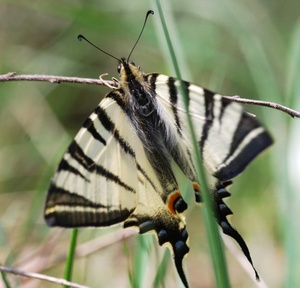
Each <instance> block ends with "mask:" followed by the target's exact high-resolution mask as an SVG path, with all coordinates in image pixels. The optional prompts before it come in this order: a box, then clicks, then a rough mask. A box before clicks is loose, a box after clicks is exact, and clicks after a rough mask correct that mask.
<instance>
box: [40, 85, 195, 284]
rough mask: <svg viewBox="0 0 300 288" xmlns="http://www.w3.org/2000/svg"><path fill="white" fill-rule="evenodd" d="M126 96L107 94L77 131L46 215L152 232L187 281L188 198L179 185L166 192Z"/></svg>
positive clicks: (63, 222)
mask: <svg viewBox="0 0 300 288" xmlns="http://www.w3.org/2000/svg"><path fill="white" fill-rule="evenodd" d="M122 97H123V96H122V93H121V92H120V91H117V90H116V91H113V92H111V93H109V94H108V95H107V96H106V98H105V99H104V100H102V101H101V102H100V104H99V106H98V107H97V108H96V109H95V111H94V112H93V113H92V114H91V116H90V117H89V118H88V119H87V120H86V122H85V123H84V125H83V127H82V128H81V129H80V130H79V132H78V134H77V135H76V137H75V139H74V140H73V142H72V143H71V145H70V146H69V148H68V150H67V152H66V153H65V154H64V156H63V159H62V160H61V162H60V164H59V166H58V169H57V171H56V173H55V175H54V177H53V179H52V181H51V185H50V188H49V191H48V195H47V200H46V207H45V219H46V221H47V223H48V225H50V226H62V227H80V226H108V225H113V224H116V223H119V222H124V227H136V228H138V230H139V232H140V233H146V232H154V233H155V234H156V235H157V238H158V241H159V244H160V245H167V246H169V248H171V251H172V253H173V255H174V260H175V265H176V268H177V271H178V273H179V275H180V277H181V279H182V281H183V283H185V285H186V286H187V285H188V284H187V281H186V278H185V275H184V271H183V269H182V259H183V257H184V256H185V255H186V254H187V253H188V251H189V247H188V245H187V240H188V235H187V231H186V225H185V220H184V218H183V216H182V215H181V213H180V212H183V210H185V209H186V206H185V203H184V201H183V199H182V197H181V194H180V193H179V191H178V190H174V191H173V193H171V194H170V195H166V192H165V190H164V188H163V187H162V185H161V181H160V180H159V179H158V177H157V174H156V172H155V171H154V169H153V166H152V165H151V163H150V162H149V157H147V156H146V154H145V149H144V147H143V144H142V142H141V140H140V139H139V138H138V136H137V134H136V133H135V131H134V129H133V126H132V124H131V122H130V119H129V118H128V117H127V114H126V108H125V106H124V102H123V100H122ZM165 196H167V197H165ZM178 207H181V209H179V208H178ZM178 210H179V211H180V212H178Z"/></svg>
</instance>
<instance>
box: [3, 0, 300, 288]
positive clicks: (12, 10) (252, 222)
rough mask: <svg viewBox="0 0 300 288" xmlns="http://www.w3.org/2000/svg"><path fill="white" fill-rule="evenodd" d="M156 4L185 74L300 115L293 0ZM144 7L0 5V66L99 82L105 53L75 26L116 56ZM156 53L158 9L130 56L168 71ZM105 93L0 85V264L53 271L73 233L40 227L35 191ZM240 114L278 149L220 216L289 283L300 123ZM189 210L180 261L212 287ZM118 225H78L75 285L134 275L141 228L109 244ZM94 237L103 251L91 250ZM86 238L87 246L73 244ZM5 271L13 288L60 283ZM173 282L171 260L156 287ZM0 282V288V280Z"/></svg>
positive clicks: (147, 67) (259, 263) (136, 3)
mask: <svg viewBox="0 0 300 288" xmlns="http://www.w3.org/2000/svg"><path fill="white" fill-rule="evenodd" d="M162 2H163V3H162V4H163V9H164V13H165V15H166V17H167V20H168V25H169V29H170V32H171V35H172V39H173V44H174V46H175V49H176V53H177V56H178V59H179V63H180V67H181V72H182V73H183V75H184V79H186V80H189V81H192V82H194V83H196V84H198V85H201V86H203V87H206V88H209V89H211V90H213V91H217V92H219V93H222V94H225V95H240V96H241V97H244V98H250V99H260V100H265V101H274V102H277V103H280V104H283V105H287V106H289V107H291V108H294V109H298V110H300V21H299V19H300V18H299V15H300V14H299V11H300V2H299V1H295V0H287V1H282V0H264V1H263V0H252V1H249V0H213V1H212V0H201V1H199V0H188V1H185V2H183V1H178V0H174V1H170V0H169V1H167V0H163V1H162ZM148 9H154V11H155V12H157V9H156V6H155V1H154V0H149V1H141V0H124V1H117V0H101V1H100V0H98V1H79V0H77V1H75V0H73V1H67V0H60V1H57V0H52V1H29V0H18V1H17V0H9V1H3V0H1V1H0V74H5V73H8V72H17V73H18V74H48V75H63V76H79V77H90V78H97V77H98V76H99V75H100V74H103V73H106V72H107V73H109V75H110V76H109V77H112V76H115V77H118V75H117V71H116V67H117V63H116V61H115V60H114V59H112V58H110V57H108V56H107V55H105V54H103V53H101V52H99V51H97V50H96V49H94V48H93V47H92V46H90V45H88V44H87V43H83V42H78V41H77V38H76V37H77V35H78V34H83V35H85V36H86V37H87V38H89V39H90V40H91V41H92V42H94V43H95V44H96V45H98V46H99V47H101V48H102V49H104V50H106V51H108V52H109V53H111V54H112V55H115V56H116V57H123V56H124V57H126V56H127V55H128V54H129V51H130V50H131V48H132V47H133V44H134V42H135V40H136V39H137V36H138V34H139V31H140V29H141V26H142V23H143V20H144V16H145V13H146V11H147V10H148ZM167 51H168V50H167V47H166V43H165V40H164V36H163V34H162V32H161V27H160V20H159V17H158V13H156V15H155V16H153V17H150V19H149V21H148V24H147V27H146V29H145V31H144V33H143V35H142V38H141V40H140V42H139V43H138V46H137V47H136V49H135V51H134V52H133V55H132V57H131V59H132V60H133V61H134V62H135V63H136V64H137V65H140V66H141V69H142V70H144V71H145V72H159V73H163V74H167V75H173V76H174V72H173V69H172V65H171V64H170V61H169V56H168V52H167ZM108 91H109V89H108V88H107V87H101V86H92V85H79V84H51V83H46V82H45V83H41V82H9V83H8V82H6V83H3V82H2V83H0V133H1V136H0V264H1V265H6V266H10V267H16V268H20V269H23V270H25V271H30V272H38V273H43V274H46V275H52V276H55V277H63V271H64V265H65V262H64V257H65V255H66V253H67V250H68V245H69V239H70V230H64V229H50V228H48V227H47V226H46V225H45V223H44V220H43V206H44V200H45V196H46V191H47V187H48V185H49V181H50V178H51V176H52V175H53V173H54V171H55V167H56V166H57V164H58V162H59V159H60V158H61V157H62V154H63V152H64V151H65V149H66V148H67V146H68V143H69V142H70V141H71V139H72V137H74V135H75V133H76V132H77V130H78V129H79V128H80V126H81V124H82V123H83V121H84V120H85V119H86V118H87V116H88V115H89V114H90V113H91V111H92V110H93V109H94V108H95V107H96V105H97V104H98V102H99V101H100V100H101V99H102V97H103V96H104V95H105V94H106V93H107V92H108ZM246 109H248V110H249V111H251V112H252V113H255V114H256V115H257V116H258V117H259V119H261V121H262V122H263V123H264V125H265V126H266V127H267V128H268V129H269V131H270V132H271V134H272V135H273V137H274V140H275V144H274V145H273V146H272V148H271V149H269V150H268V151H267V152H266V153H263V155H261V156H260V157H259V158H258V159H256V160H255V161H254V162H253V163H252V164H251V165H250V166H249V167H248V168H247V170H246V171H245V172H244V173H243V174H242V175H241V176H239V177H238V178H237V179H236V180H235V181H234V182H235V183H234V185H233V186H232V187H231V189H230V191H231V192H232V197H231V198H230V199H228V200H227V202H226V203H227V204H228V205H229V206H230V207H231V209H232V210H233V211H234V215H233V216H232V217H231V222H232V223H233V224H234V226H235V227H236V228H237V229H238V230H239V231H240V233H241V234H242V235H243V236H244V238H245V240H246V242H247V244H248V246H249V248H250V251H251V253H252V258H253V261H254V263H255V266H256V268H257V270H258V271H259V273H260V275H261V277H262V279H263V280H264V281H265V283H266V286H267V287H275V288H277V287H278V288H279V287H297V284H298V285H299V283H300V273H299V271H300V267H299V266H300V265H299V263H300V262H299V259H300V248H299V247H300V245H299V244H300V235H299V231H300V229H299V228H300V227H299V221H298V219H299V210H300V209H299V204H300V199H299V198H300V196H299V189H300V188H299V187H300V152H299V148H300V146H299V145H300V144H299V140H300V135H299V133H300V132H299V131H300V120H299V119H292V118H291V117H289V116H288V115H287V114H284V113H282V112H280V111H276V110H273V109H269V108H263V107H253V106H252V107H250V106H247V107H246ZM191 210H192V211H191V212H190V214H189V215H188V217H187V221H188V229H189V233H190V246H191V252H190V254H189V255H188V257H187V258H186V262H187V264H186V266H185V269H186V271H187V274H188V277H189V280H190V284H191V287H215V282H214V276H213V270H212V265H211V259H210V255H209V251H208V244H207V239H206V232H205V228H204V224H203V218H202V214H201V209H199V208H194V209H191ZM118 231H119V230H118V229H82V230H80V233H79V238H78V241H79V244H78V245H79V247H81V248H82V250H81V251H84V252H82V253H81V254H80V255H79V256H78V257H77V259H76V261H75V267H74V277H73V281H75V282H78V283H81V284H85V285H89V286H91V287H130V282H129V276H128V275H129V271H133V272H132V273H133V274H134V273H135V272H134V271H135V270H134V259H135V253H136V250H137V249H140V248H139V247H140V246H139V245H138V243H139V242H138V241H139V237H137V236H133V237H130V238H127V239H125V240H120V241H117V242H116V243H113V244H110V242H109V241H110V240H111V239H116V236H115V235H116V234H114V233H118ZM105 237H108V238H105ZM144 237H148V238H149V239H152V238H151V237H152V236H144ZM91 241H92V242H91ZM105 241H108V244H107V245H106V247H105V248H103V249H98V248H97V247H101V245H104V244H105V243H104V244H103V242H105ZM86 243H88V244H86ZM99 243H100V244H99ZM85 244H86V245H87V247H89V248H88V249H91V251H93V250H95V251H93V252H91V251H90V250H84V249H86V246H84V245H85ZM232 245H233V247H235V248H236V245H235V244H232ZM232 245H230V246H232ZM91 247H92V248H91ZM93 247H95V249H93ZM236 250H238V249H236ZM162 251H164V248H161V247H158V245H157V244H154V246H152V248H151V251H150V260H151V262H147V263H146V265H144V266H142V267H140V268H142V269H141V270H143V271H144V272H142V273H145V274H143V275H145V277H144V278H145V279H144V284H143V287H152V285H153V278H154V275H155V273H156V270H157V267H158V266H159V263H160V260H161V255H162ZM225 251H226V256H227V262H228V269H229V275H230V280H231V284H232V287H258V285H259V284H257V283H256V282H255V281H253V274H252V273H251V270H250V275H248V274H247V273H246V272H245V271H244V269H243V268H242V266H241V265H240V263H239V262H238V260H237V259H238V258H239V256H238V255H239V254H238V253H236V252H234V253H232V252H230V251H232V249H227V248H226V249H225ZM150 260H149V261H150ZM6 277H7V281H8V282H9V283H10V285H11V287H58V285H56V284H50V283H47V282H41V281H35V280H34V281H33V280H30V279H26V278H19V277H16V276H12V275H7V276H6ZM179 285H180V282H179V281H177V279H176V273H175V272H174V268H173V264H172V263H171V262H170V264H169V265H168V274H167V277H166V280H165V282H164V284H162V285H161V287H180V286H179ZM260 285H262V284H260ZM0 287H5V282H4V280H3V278H0ZM7 287H8V286H7ZM259 287H263V286H259Z"/></svg>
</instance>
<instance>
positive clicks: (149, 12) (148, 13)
mask: <svg viewBox="0 0 300 288" xmlns="http://www.w3.org/2000/svg"><path fill="white" fill-rule="evenodd" d="M150 14H152V15H153V14H154V11H152V10H149V11H148V12H147V14H146V17H145V21H144V24H143V27H142V30H141V32H140V34H139V37H138V38H137V40H136V41H135V44H134V45H133V47H132V49H131V51H130V53H129V55H128V57H127V62H128V61H129V58H130V56H131V54H132V52H133V50H134V49H135V47H136V45H137V43H138V42H139V40H140V38H141V36H142V34H143V31H144V28H145V26H146V23H147V19H148V17H149V15H150Z"/></svg>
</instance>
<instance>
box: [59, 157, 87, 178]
mask: <svg viewBox="0 0 300 288" xmlns="http://www.w3.org/2000/svg"><path fill="white" fill-rule="evenodd" d="M59 171H68V172H70V173H73V174H75V175H78V176H80V177H81V178H82V179H84V180H85V181H88V182H90V180H89V179H87V178H86V177H85V176H84V175H83V174H82V173H80V171H78V170H77V169H76V168H75V167H73V166H71V165H70V164H69V163H68V161H66V160H65V159H62V160H61V161H60V163H59V165H58V168H57V172H59Z"/></svg>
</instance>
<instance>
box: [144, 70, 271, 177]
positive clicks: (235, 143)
mask: <svg viewBox="0 0 300 288" xmlns="http://www.w3.org/2000/svg"><path fill="white" fill-rule="evenodd" d="M148 75H151V76H148V77H154V78H155V79H156V80H155V81H154V80H153V79H152V83H155V85H154V89H155V92H156V94H157V95H158V96H159V99H160V100H161V103H162V105H163V106H164V107H165V111H166V112H167V113H168V114H169V115H170V117H171V118H173V122H174V123H175V124H176V126H177V127H178V131H179V132H181V133H182V134H184V138H185V141H186V143H187V145H188V147H191V140H190V139H189V135H188V133H187V131H189V127H188V124H187V123H188V121H187V116H186V115H187V111H186V109H185V105H184V103H183V97H182V95H181V94H182V93H181V92H180V91H181V90H180V89H181V88H183V89H184V92H185V94H186V95H187V96H188V103H189V105H188V106H189V108H188V109H189V110H188V113H189V115H190V116H191V119H192V123H193V126H194V129H195V133H196V137H197V140H198V142H199V147H200V149H201V152H202V157H203V164H204V166H205V168H206V169H207V172H208V174H210V175H213V176H215V177H216V178H217V179H219V180H220V181H227V180H230V179H232V178H234V177H235V176H237V175H238V174H240V173H241V172H242V171H243V170H244V169H245V168H246V166H247V165H248V164H249V163H250V162H251V161H252V160H253V159H254V158H255V157H256V156H257V155H258V154H259V153H260V152H261V151H263V150H264V149H265V148H267V147H268V146H270V145H271V144H272V138H271V137H270V135H269V134H268V132H267V131H266V130H265V129H264V128H263V127H262V126H261V125H260V123H259V122H258V121H257V120H256V119H255V118H254V117H252V116H250V115H249V114H248V113H246V112H245V111H244V110H243V108H242V106H241V105H240V104H238V103H235V102H233V101H230V100H228V99H225V98H223V97H222V96H221V95H219V94H215V93H213V92H211V91H209V90H207V89H204V88H201V87H199V86H196V85H193V84H190V83H189V82H185V81H182V82H181V83H182V85H181V87H180V82H179V81H178V80H176V79H175V78H172V77H168V76H165V75H161V74H148Z"/></svg>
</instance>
